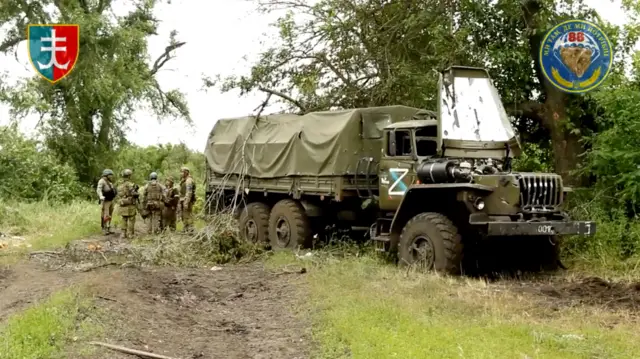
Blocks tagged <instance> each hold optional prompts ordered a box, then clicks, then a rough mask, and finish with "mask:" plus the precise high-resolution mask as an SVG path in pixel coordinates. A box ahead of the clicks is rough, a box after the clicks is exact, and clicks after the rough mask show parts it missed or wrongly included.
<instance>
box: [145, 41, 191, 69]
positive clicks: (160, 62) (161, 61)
mask: <svg viewBox="0 0 640 359" xmlns="http://www.w3.org/2000/svg"><path fill="white" fill-rule="evenodd" d="M185 44H186V42H184V41H183V42H176V43H175V44H171V45H169V46H167V47H166V48H165V49H164V52H163V53H162V55H160V56H158V58H157V59H156V61H155V62H154V63H153V67H152V68H151V70H150V71H149V75H150V76H154V75H155V74H156V73H157V72H158V71H159V70H160V69H161V68H162V66H164V65H165V64H166V63H167V62H168V61H169V60H171V59H172V58H173V57H172V56H171V51H173V50H175V49H178V48H180V47H182V46H184V45H185Z"/></svg>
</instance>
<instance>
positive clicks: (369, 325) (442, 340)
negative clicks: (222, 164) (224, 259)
mask: <svg viewBox="0 0 640 359" xmlns="http://www.w3.org/2000/svg"><path fill="white" fill-rule="evenodd" d="M317 257H321V258H320V259H314V260H312V261H306V262H303V261H301V260H297V262H298V264H302V263H306V264H303V265H305V266H306V267H307V268H309V274H308V275H307V277H306V278H307V284H308V288H309V293H308V295H309V297H307V298H305V299H304V301H305V302H306V303H308V304H309V309H310V312H311V313H312V318H313V323H314V325H313V327H314V330H313V336H314V340H315V341H316V342H317V344H318V345H317V347H318V350H317V352H316V353H315V357H316V358H343V357H344V358H347V357H348V358H367V359H370V358H371V359H373V358H394V357H395V358H487V359H493V358H531V359H534V358H562V359H570V358H637V357H638V352H640V325H638V324H634V323H633V321H632V320H629V319H627V318H628V317H627V314H628V313H610V312H606V311H602V310H598V309H595V308H593V307H574V308H567V309H560V310H558V311H551V309H549V308H547V307H546V306H545V305H543V304H542V302H541V301H540V299H536V298H533V297H531V296H528V297H527V296H522V295H518V294H515V293H513V292H508V291H498V290H497V289H496V288H497V287H496V286H488V285H487V284H485V283H484V282H482V281H478V280H471V279H464V278H449V277H440V276H436V275H425V274H420V273H414V272H406V271H401V270H398V269H397V268H395V267H394V266H391V265H388V264H384V263H381V262H380V261H379V260H377V259H375V258H374V257H373V256H369V255H366V254H365V255H362V256H360V257H358V258H354V257H352V258H346V259H337V258H335V257H331V256H326V255H322V254H320V255H319V256H313V257H312V258H317ZM294 261H296V260H295V259H294V258H293V256H292V255H291V254H286V253H279V254H276V255H275V256H274V257H272V258H271V259H270V260H269V265H271V266H283V265H286V264H288V263H292V262H294ZM610 324H611V327H612V328H609V327H608V326H609V325H610Z"/></svg>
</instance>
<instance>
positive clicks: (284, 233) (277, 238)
mask: <svg viewBox="0 0 640 359" xmlns="http://www.w3.org/2000/svg"><path fill="white" fill-rule="evenodd" d="M269 241H270V242H271V247H272V248H274V249H276V248H297V247H298V246H300V247H302V248H309V247H311V242H312V238H311V229H310V223H309V218H308V217H307V214H306V213H305V210H304V208H303V207H302V205H301V204H300V203H299V202H297V201H294V200H292V199H283V200H281V201H279V202H278V203H276V205H275V206H273V209H272V210H271V215H270V216H269Z"/></svg>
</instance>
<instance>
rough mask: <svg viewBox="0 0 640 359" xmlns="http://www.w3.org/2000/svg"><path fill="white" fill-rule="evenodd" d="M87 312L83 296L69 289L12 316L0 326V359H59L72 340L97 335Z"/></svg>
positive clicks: (88, 308)
mask: <svg viewBox="0 0 640 359" xmlns="http://www.w3.org/2000/svg"><path fill="white" fill-rule="evenodd" d="M90 309H91V301H90V300H88V299H87V297H86V296H85V295H84V293H83V292H82V291H81V290H78V289H74V288H70V289H66V290H64V291H61V292H58V293H54V294H53V295H52V296H51V297H50V298H48V299H47V300H45V301H43V302H41V303H38V304H36V305H34V306H32V307H30V308H29V309H27V310H25V311H22V312H20V313H16V314H14V315H13V316H11V317H9V319H8V320H7V321H6V322H5V324H4V325H3V326H0V359H18V358H60V357H62V353H63V351H65V350H66V348H67V347H68V346H70V345H72V344H73V342H74V341H80V340H84V339H85V338H87V337H88V336H89V335H92V334H94V333H97V332H98V330H99V326H98V325H97V324H96V323H95V322H92V321H91V320H90V319H89V317H88V316H87V313H88V311H89V310H90Z"/></svg>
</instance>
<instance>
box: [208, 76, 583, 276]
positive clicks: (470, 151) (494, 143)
mask: <svg viewBox="0 0 640 359" xmlns="http://www.w3.org/2000/svg"><path fill="white" fill-rule="evenodd" d="M438 87H439V89H438V110H437V111H436V112H433V111H427V110H423V109H418V108H412V107H406V106H386V107H373V108H360V109H348V110H340V111H325V112H312V113H307V114H304V115H293V114H276V115H268V116H261V117H259V118H256V117H253V116H248V117H242V118H235V119H223V120H219V121H217V123H216V124H215V126H214V128H213V130H212V131H211V134H210V136H209V139H208V143H207V148H206V151H205V153H206V158H207V169H208V171H207V198H208V199H209V200H208V203H210V206H209V209H210V211H212V212H213V211H216V210H219V209H220V208H223V207H228V206H229V205H230V204H231V203H243V206H242V209H241V211H240V212H239V225H240V230H241V233H242V236H243V237H244V238H245V239H247V240H250V241H256V242H268V243H270V244H271V246H272V247H274V248H286V247H289V248H293V247H298V246H302V247H309V246H311V245H312V243H313V238H314V236H318V235H319V234H322V233H326V231H327V230H330V229H332V228H333V229H344V228H347V229H354V230H357V229H365V230H366V233H367V234H368V235H369V236H370V238H371V239H372V240H373V241H374V242H375V243H376V246H377V247H378V249H379V250H381V251H386V252H390V253H393V254H394V255H396V256H397V258H398V260H399V261H400V263H402V264H420V265H422V266H424V267H425V268H427V269H429V270H436V271H443V272H449V273H459V272H460V270H461V268H462V263H463V257H465V256H466V257H467V258H473V256H472V255H470V252H471V251H472V249H473V250H474V251H475V250H476V249H477V248H478V247H479V246H480V245H481V244H482V243H487V242H491V241H492V240H499V239H501V240H502V241H505V240H506V242H523V243H524V242H527V241H528V242H533V243H538V244H539V246H540V248H546V249H545V250H548V251H550V253H551V252H552V253H551V254H550V257H545V254H534V252H530V253H528V255H529V257H532V256H540V258H537V259H539V260H540V263H541V264H542V262H545V261H547V264H550V265H552V266H553V264H554V261H557V258H555V257H554V255H555V253H557V252H556V251H555V248H557V246H555V244H556V241H555V240H554V239H555V238H556V236H559V235H593V234H594V233H595V224H594V223H593V222H590V221H572V220H570V219H569V218H568V215H567V214H566V213H565V212H564V211H563V209H562V205H563V202H564V200H565V196H566V193H567V192H569V191H570V189H569V188H567V187H564V186H563V182H562V178H561V177H560V176H559V175H556V174H551V173H517V172H513V171H512V168H511V162H512V160H513V158H515V157H516V156H518V155H519V153H520V151H521V149H520V143H519V140H518V137H517V136H516V134H515V132H514V130H513V128H512V126H511V124H510V122H509V118H508V116H507V114H506V112H505V110H504V107H503V105H502V102H501V100H500V98H499V95H498V92H497V90H496V88H495V87H494V85H493V82H492V80H491V78H490V76H489V74H488V73H487V72H486V70H484V69H480V68H471V67H461V66H454V67H451V68H448V69H446V70H444V71H442V72H441V73H440V79H439V86H438ZM542 252H544V250H543V251H542ZM545 253H546V252H545ZM543 257H545V258H543ZM537 259H536V260H537Z"/></svg>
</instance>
